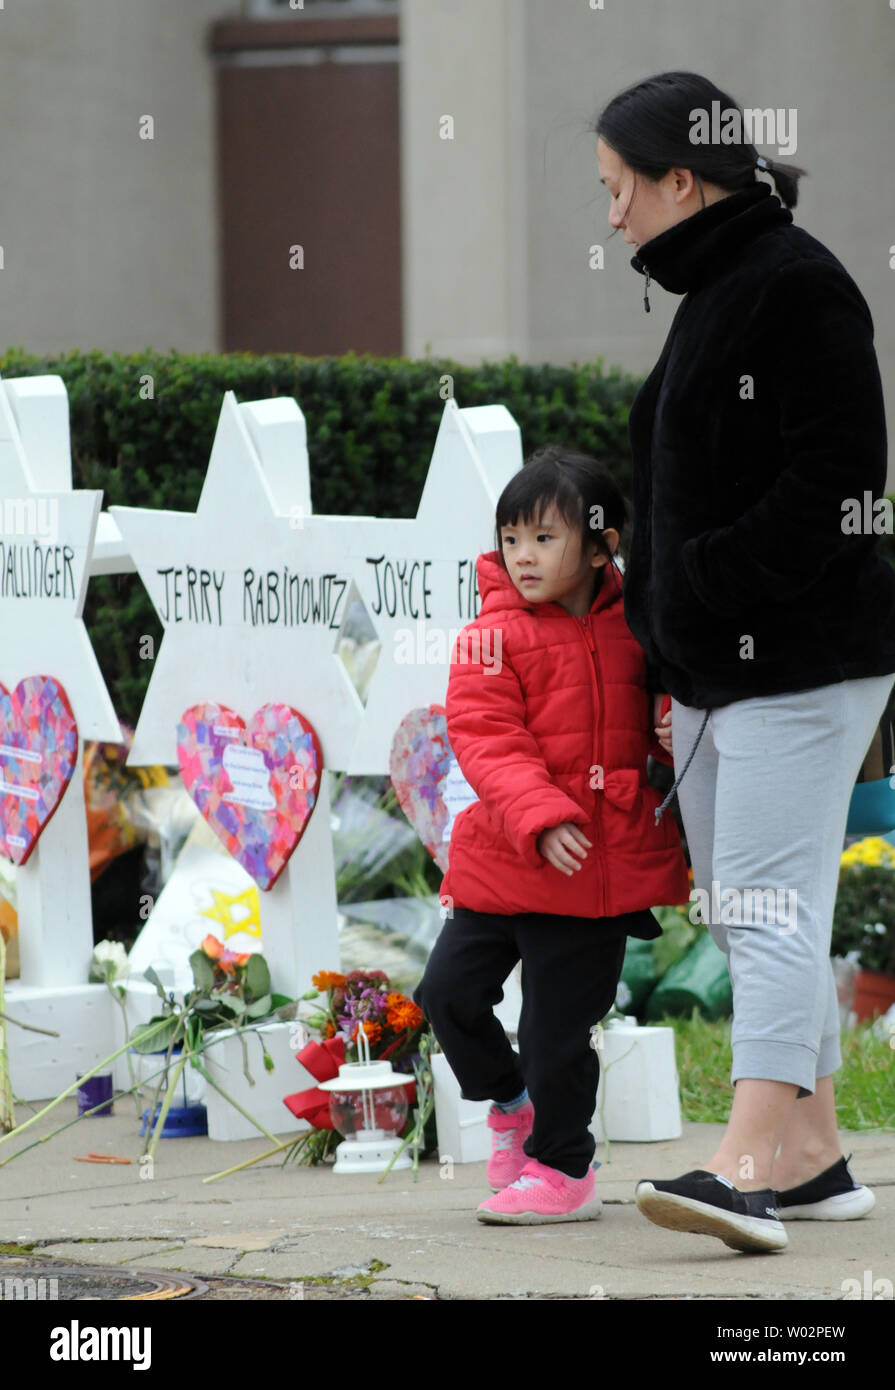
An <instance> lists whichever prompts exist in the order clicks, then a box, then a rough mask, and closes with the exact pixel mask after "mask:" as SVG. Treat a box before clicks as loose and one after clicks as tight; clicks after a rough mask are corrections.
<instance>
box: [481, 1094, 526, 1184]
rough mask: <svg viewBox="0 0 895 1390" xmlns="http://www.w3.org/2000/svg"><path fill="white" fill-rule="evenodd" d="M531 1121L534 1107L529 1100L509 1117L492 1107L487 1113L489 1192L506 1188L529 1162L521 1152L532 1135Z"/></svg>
mask: <svg viewBox="0 0 895 1390" xmlns="http://www.w3.org/2000/svg"><path fill="white" fill-rule="evenodd" d="M534 1120H535V1108H534V1106H533V1105H532V1103H531V1101H530V1100H529V1101H526V1103H525V1105H523V1106H522V1107H521V1109H519V1110H514V1111H512V1113H511V1114H509V1115H507V1114H505V1113H504V1111H503V1110H498V1109H497V1107H496V1106H494V1105H492V1107H491V1109H490V1110H489V1112H488V1128H489V1129H490V1130H491V1157H490V1158H489V1159H488V1186H489V1187H490V1188H491V1191H492V1192H500V1191H502V1190H503V1188H505V1187H509V1185H510V1183H511V1182H515V1181H516V1179H517V1178H518V1176H519V1174H520V1173H521V1172H522V1169H523V1168H524V1167H525V1165H526V1163H530V1162H531V1160H530V1159H529V1157H528V1154H526V1153H523V1151H522V1145H523V1144H524V1143H525V1141H526V1139H527V1138H528V1136H529V1135H530V1134H531V1130H532V1126H533V1124H534Z"/></svg>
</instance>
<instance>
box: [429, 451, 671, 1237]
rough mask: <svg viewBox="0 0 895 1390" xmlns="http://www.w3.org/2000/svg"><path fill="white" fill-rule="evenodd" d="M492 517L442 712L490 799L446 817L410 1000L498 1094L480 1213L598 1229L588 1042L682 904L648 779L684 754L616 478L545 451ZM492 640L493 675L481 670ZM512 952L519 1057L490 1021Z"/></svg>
mask: <svg viewBox="0 0 895 1390" xmlns="http://www.w3.org/2000/svg"><path fill="white" fill-rule="evenodd" d="M496 521H497V526H496V538H497V547H498V548H497V550H495V551H491V552H489V553H488V554H485V555H480V556H479V559H478V564H477V572H478V583H479V592H480V594H481V598H482V607H481V612H480V614H479V617H478V618H477V619H476V620H475V621H474V622H473V623H471V624H469V626H468V627H466V628H464V630H463V632H461V633H460V636H459V638H458V641H457V645H456V647H455V649H454V652H453V654H452V662H451V672H450V680H449V684H448V694H447V702H446V710H447V723H448V736H449V738H450V742H451V747H452V749H453V751H454V754H455V756H456V758H457V761H458V762H459V764H460V768H461V771H462V772H463V774H464V776H465V777H466V780H467V781H468V782H469V784H470V786H471V787H472V789H473V790H474V792H475V793H476V795H477V796H478V798H479V799H478V801H475V802H473V803H472V804H471V805H470V806H467V807H466V808H465V809H464V810H463V811H462V812H461V813H460V814H459V816H458V817H457V819H456V821H455V823H454V826H453V830H452V834H451V842H450V863H449V868H448V872H447V874H446V875H445V876H444V879H443V881H442V885H441V899H442V903H444V904H446V907H447V913H446V920H445V923H444V927H443V929H442V931H441V934H440V935H439V937H438V940H437V941H436V943H435V946H434V948H433V950H432V954H431V956H430V958H429V962H428V965H427V967H426V972H425V974H424V976H423V979H422V980H421V982H420V984H419V986H418V988H417V990H416V992H415V994H414V998H415V1000H416V1002H417V1003H418V1004H419V1006H420V1007H421V1008H422V1009H423V1011H424V1013H425V1014H426V1016H427V1017H428V1019H429V1021H430V1022H431V1024H432V1026H433V1029H434V1031H435V1034H436V1037H437V1038H438V1040H439V1042H440V1044H441V1046H442V1048H443V1050H444V1052H445V1055H446V1056H447V1059H448V1061H449V1063H450V1065H451V1068H452V1069H453V1071H454V1074H455V1075H456V1077H457V1079H458V1081H459V1082H460V1086H461V1089H462V1093H463V1095H464V1097H466V1099H468V1100H487V1099H490V1100H491V1101H492V1102H493V1104H492V1107H491V1111H490V1114H489V1116H488V1124H489V1127H490V1128H491V1130H492V1131H493V1134H492V1144H493V1151H492V1156H491V1160H490V1161H489V1164H488V1180H489V1183H490V1186H491V1188H492V1191H494V1192H495V1193H496V1194H497V1195H496V1196H494V1197H492V1198H491V1199H490V1200H489V1201H486V1202H483V1203H482V1204H481V1205H480V1206H479V1208H478V1211H477V1215H478V1217H479V1219H480V1220H481V1221H487V1222H510V1223H525V1224H533V1223H537V1222H548V1221H585V1220H592V1219H594V1218H596V1217H598V1216H599V1215H600V1211H601V1203H600V1200H599V1198H598V1197H597V1195H596V1192H595V1183H594V1173H593V1170H592V1168H591V1166H590V1165H591V1160H592V1158H593V1152H594V1140H593V1137H592V1135H591V1134H590V1131H589V1128H588V1127H589V1125H590V1122H591V1119H592V1117H593V1112H594V1106H595V1103H596V1092H597V1082H598V1079H599V1063H598V1060H597V1055H596V1052H595V1051H594V1050H593V1049H592V1047H591V1041H590V1030H591V1028H592V1027H593V1025H594V1024H596V1023H598V1022H599V1020H600V1019H601V1018H603V1017H604V1015H605V1014H606V1013H608V1011H609V1009H610V1008H611V1007H612V1004H613V1002H614V1000H615V993H616V988H617V986H618V982H619V978H620V975H621V969H622V963H623V960H624V954H625V945H626V939H627V937H628V936H629V935H630V936H639V937H644V938H646V939H652V938H655V937H657V936H659V935H660V932H659V928H658V925H657V923H656V920H655V918H654V917H653V915H652V913H651V912H650V911H649V908H650V906H651V905H652V904H654V903H680V902H686V901H688V895H689V881H688V878H687V867H686V862H685V860H684V856H683V852H682V850H681V845H680V839H679V836H678V832H677V828H676V826H675V825H674V823H673V821H672V822H669V821H668V819H667V818H666V820H664V821H661V822H660V823H659V824H658V825H657V824H656V817H655V814H654V813H655V809H656V807H657V806H658V804H659V802H660V800H661V798H660V796H659V794H658V792H656V791H655V790H654V789H653V788H652V787H651V786H650V785H649V783H648V781H647V754H648V753H653V754H654V755H655V756H657V757H660V758H661V759H662V760H663V761H665V762H670V761H671V758H670V755H669V751H668V750H669V749H670V731H668V730H667V729H666V728H663V729H662V732H661V742H660V739H659V737H657V736H655V735H653V734H651V732H650V721H651V708H650V697H649V695H648V694H647V689H646V680H645V677H646V662H645V657H644V653H643V650H642V648H641V647H640V646H639V644H638V643H637V641H636V640H635V638H634V637H633V636H632V635H631V633H630V631H629V630H628V627H627V625H626V623H625V617H624V603H623V598H622V581H621V574H620V571H619V569H618V568H617V567H616V566H615V565H614V564H613V562H612V559H613V555H614V553H615V550H616V548H617V546H618V542H619V537H620V533H621V531H622V529H623V527H624V524H625V521H626V506H625V501H624V498H623V497H622V495H621V493H620V492H619V490H618V488H617V487H616V485H615V483H614V482H613V480H612V478H611V477H610V476H609V475H608V473H607V472H606V471H605V470H604V469H603V468H602V467H601V465H600V464H599V463H598V462H597V461H596V460H595V459H591V458H587V457H584V456H582V455H578V454H573V453H570V452H568V451H566V450H564V449H561V448H558V447H552V448H550V449H547V450H545V451H542V452H541V453H540V454H536V455H535V456H534V457H533V458H531V459H529V460H527V461H526V463H525V465H524V467H523V468H522V469H521V470H520V472H519V473H517V474H516V476H515V477H514V478H513V479H512V480H511V482H510V483H509V484H508V486H507V487H506V488H505V489H504V491H503V493H502V494H501V497H500V499H499V501H498V504H497V518H496ZM476 629H478V631H476ZM483 631H487V636H486V637H485V638H484V640H483V638H482V632H483ZM486 643H489V644H490V645H487V646H485V644H486ZM483 647H484V648H485V650H487V651H488V652H489V653H490V654H491V657H492V664H490V665H484V664H482V663H481V661H480V660H478V659H476V658H477V657H479V656H480V655H481V651H482V648H483ZM519 960H521V962H522V995H523V1003H522V1012H521V1017H520V1020H519V1030H518V1036H519V1055H517V1054H516V1052H514V1050H513V1048H512V1047H511V1046H510V1044H509V1042H508V1040H507V1037H506V1034H505V1033H504V1030H503V1028H502V1027H501V1025H500V1023H499V1022H498V1021H497V1019H496V1018H495V1017H494V1014H493V1011H492V1010H493V1006H494V1004H496V1003H498V1002H499V1001H500V999H501V998H502V997H503V994H502V990H501V985H502V983H503V981H504V980H505V979H506V977H507V975H508V974H509V973H510V971H511V970H512V968H513V966H514V965H515V964H516V962H517V961H519Z"/></svg>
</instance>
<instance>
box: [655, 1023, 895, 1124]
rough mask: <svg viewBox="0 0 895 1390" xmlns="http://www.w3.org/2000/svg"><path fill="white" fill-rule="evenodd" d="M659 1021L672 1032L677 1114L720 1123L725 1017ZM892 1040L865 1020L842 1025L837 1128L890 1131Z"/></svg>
mask: <svg viewBox="0 0 895 1390" xmlns="http://www.w3.org/2000/svg"><path fill="white" fill-rule="evenodd" d="M661 1022H662V1023H663V1024H664V1025H665V1026H666V1027H671V1028H673V1029H674V1032H675V1047H676V1051H677V1069H678V1074H679V1076H680V1079H681V1113H682V1115H683V1118H684V1119H685V1120H703V1121H711V1120H715V1121H721V1122H722V1123H723V1122H724V1121H725V1120H726V1119H727V1117H728V1114H729V1111H730V1102H731V1099H732V1095H733V1091H732V1088H731V1085H730V1020H729V1019H722V1020H720V1021H718V1022H717V1023H709V1022H708V1021H707V1020H706V1019H704V1018H700V1017H699V1015H698V1014H696V1013H694V1014H693V1016H692V1017H691V1018H664V1019H662V1020H661ZM893 1040H895V1038H893V1039H889V1038H880V1037H876V1036H875V1035H874V1033H873V1026H872V1024H869V1023H861V1024H859V1025H858V1026H857V1028H855V1029H853V1030H848V1029H843V1032H842V1066H841V1068H840V1069H839V1071H838V1072H837V1073H836V1080H835V1085H836V1111H837V1114H838V1117H839V1127H840V1129H886V1130H895V1049H893V1048H892V1047H891V1046H890V1042H891V1041H893Z"/></svg>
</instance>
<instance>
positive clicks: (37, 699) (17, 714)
mask: <svg viewBox="0 0 895 1390" xmlns="http://www.w3.org/2000/svg"><path fill="white" fill-rule="evenodd" d="M77 761H78V726H77V724H76V723H75V716H74V715H73V714H72V711H71V706H70V705H69V703H68V696H67V695H66V693H65V691H64V690H63V688H62V686H61V685H60V684H59V682H58V681H56V680H54V679H53V677H52V676H26V677H25V679H24V680H22V681H19V683H18V685H17V686H16V688H15V690H14V691H13V692H12V694H10V693H9V691H8V690H7V689H6V687H5V686H4V685H0V827H2V829H0V834H2V843H0V853H2V854H3V855H4V856H5V857H6V858H7V859H11V860H12V862H13V863H14V864H24V863H25V862H26V861H27V859H28V857H29V856H30V854H31V852H32V850H33V849H34V846H35V845H36V844H37V842H38V840H39V839H40V836H41V833H42V831H43V829H44V826H45V825H46V824H47V821H48V820H49V819H50V817H51V816H52V814H53V812H54V811H55V810H56V807H57V806H58V805H59V802H60V801H61V800H62V796H63V793H64V792H65V789H66V787H67V786H68V784H69V782H70V781H71V777H72V773H73V772H74V770H75V767H76V766H77Z"/></svg>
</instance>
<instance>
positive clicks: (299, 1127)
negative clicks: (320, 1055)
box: [202, 1023, 317, 1140]
mask: <svg viewBox="0 0 895 1390" xmlns="http://www.w3.org/2000/svg"><path fill="white" fill-rule="evenodd" d="M255 1031H256V1032H258V1033H260V1034H261V1036H262V1037H263V1038H264V1046H265V1047H266V1048H267V1051H268V1052H269V1053H270V1055H271V1057H272V1058H273V1064H274V1069H273V1071H270V1072H269V1071H265V1070H264V1058H263V1055H262V1052H261V1046H260V1043H259V1042H258V1039H257V1038H255V1037H253V1036H252V1035H251V1034H248V1035H247V1036H246V1038H245V1044H246V1050H247V1052H248V1058H249V1074H250V1075H251V1076H252V1077H253V1079H254V1081H255V1084H254V1086H250V1085H249V1083H248V1081H246V1078H245V1074H244V1072H243V1055H242V1047H241V1046H240V1042H239V1037H238V1036H237V1034H236V1033H235V1032H234V1031H233V1029H231V1028H227V1029H220V1030H215V1032H214V1033H213V1034H209V1038H211V1039H213V1041H212V1043H211V1046H210V1047H209V1048H208V1049H207V1050H206V1052H205V1054H204V1056H203V1058H202V1064H203V1066H204V1067H205V1070H206V1071H207V1072H208V1074H209V1076H211V1077H213V1078H214V1080H215V1081H216V1082H217V1083H218V1085H219V1086H223V1088H224V1090H225V1091H226V1092H227V1093H228V1095H231V1096H232V1097H233V1099H234V1100H235V1101H237V1102H238V1103H239V1104H240V1105H241V1106H242V1108H243V1109H244V1110H247V1111H248V1113H249V1114H250V1115H252V1116H253V1117H254V1118H255V1119H256V1120H258V1121H259V1122H260V1123H261V1124H262V1125H264V1127H265V1129H268V1130H270V1132H271V1134H274V1135H277V1136H280V1135H288V1134H301V1133H302V1132H303V1131H304V1130H307V1129H309V1128H310V1125H309V1124H308V1122H307V1120H297V1119H296V1118H295V1116H294V1115H293V1114H292V1112H291V1110H287V1108H286V1106H285V1105H284V1104H283V1097H284V1096H291V1095H294V1094H295V1092H296V1091H307V1090H309V1089H310V1088H311V1087H312V1086H316V1085H317V1082H316V1080H315V1078H314V1077H313V1076H311V1074H310V1072H307V1071H305V1069H304V1067H303V1066H301V1065H300V1064H299V1063H298V1062H297V1061H296V1060H295V1054H296V1051H297V1050H298V1049H297V1048H295V1047H292V1046H290V1042H289V1037H290V1033H291V1031H292V1025H291V1024H289V1023H265V1024H263V1025H262V1026H261V1027H260V1028H258V1029H256V1030H255ZM205 1104H206V1106H207V1107H208V1137H209V1139H261V1140H263V1139H264V1135H263V1134H262V1133H261V1131H260V1130H258V1129H256V1128H255V1126H254V1125H252V1124H250V1123H249V1121H248V1120H247V1119H245V1117H244V1116H243V1115H240V1113H239V1111H238V1110H235V1109H234V1107H233V1106H232V1105H230V1104H229V1102H228V1101H226V1100H224V1097H223V1096H222V1095H219V1093H218V1092H217V1091H216V1090H215V1089H214V1087H213V1086H208V1087H206V1092H205Z"/></svg>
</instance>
